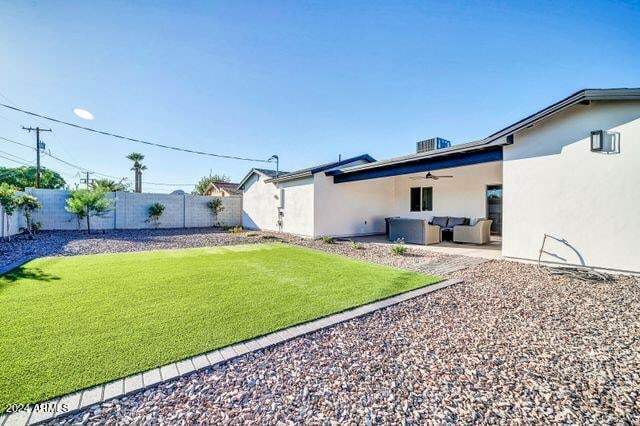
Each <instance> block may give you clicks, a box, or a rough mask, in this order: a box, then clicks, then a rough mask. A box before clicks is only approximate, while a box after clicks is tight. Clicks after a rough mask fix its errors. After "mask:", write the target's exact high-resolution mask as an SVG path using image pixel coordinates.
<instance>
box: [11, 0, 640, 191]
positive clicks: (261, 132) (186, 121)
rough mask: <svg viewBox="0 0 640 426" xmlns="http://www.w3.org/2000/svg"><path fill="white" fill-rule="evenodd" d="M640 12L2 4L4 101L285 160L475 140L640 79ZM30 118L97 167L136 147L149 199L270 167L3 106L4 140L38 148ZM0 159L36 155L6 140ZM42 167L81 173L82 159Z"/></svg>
mask: <svg viewBox="0 0 640 426" xmlns="http://www.w3.org/2000/svg"><path fill="white" fill-rule="evenodd" d="M639 22H640V2H638V1H635V2H622V1H621V2H595V1H576V2H557V1H551V2H546V1H535V2H518V1H504V2H495V1H484V2H454V1H452V2H442V1H433V2H432V1H419V2H411V1H400V2H399V1H386V2H378V1H362V2H360V1H283V2H280V1H255V2H252V1H228V2H210V1H206V2H186V1H175V2H161V1H135V2H131V1H122V2H117V1H110V2H101V1H90V2H78V1H73V2H72V1H46V2H42V1H13V2H9V1H5V2H2V3H0V102H2V103H7V104H11V105H17V106H19V107H21V108H24V109H27V110H29V111H33V112H37V113H40V114H43V115H48V116H51V117H55V118H58V119H61V120H65V121H70V122H73V123H76V124H80V125H87V126H90V127H93V128H96V129H100V130H106V131H110V132H114V133H118V134H122V135H126V136H130V137H133V138H138V139H144V140H148V141H152V142H157V143H161V144H166V145H174V146H180V147H184V148H189V149H195V150H201V151H207V152H213V153H219V154H224V155H234V156H242V157H251V158H258V159H267V158H269V157H270V156H271V155H272V154H277V155H278V156H279V157H280V169H281V170H295V169H299V168H303V167H307V166H311V165H314V164H318V163H323V162H327V161H333V160H337V159H338V156H339V155H342V158H347V157H349V156H355V155H359V154H363V153H368V154H370V155H372V156H373V157H374V158H376V159H384V158H389V157H393V156H398V155H405V154H409V153H412V152H414V151H415V143H416V142H417V141H419V140H422V139H427V138H430V137H434V136H439V137H443V138H445V139H448V140H450V141H452V143H454V144H457V143H464V142H469V141H472V140H477V139H481V138H483V137H485V136H488V135H489V134H491V133H493V132H495V131H497V130H499V129H501V128H504V127H506V126H507V125H509V124H511V123H513V122H515V121H517V120H519V119H521V118H523V117H525V116H527V115H529V114H531V113H533V112H535V111H537V110H539V109H541V108H543V107H545V106H547V105H549V104H551V103H554V102H556V101H558V100H560V99H562V98H564V97H566V96H568V95H570V94H571V93H573V92H575V91H577V90H580V89H582V88H607V87H640V54H638V52H639V48H640V25H638V23H639ZM76 107H81V108H85V109H87V110H89V111H91V112H92V113H93V114H94V115H95V120H93V121H84V120H82V119H80V118H78V117H76V116H75V115H74V114H73V112H72V109H73V108H76ZM22 125H24V126H41V127H50V128H51V129H53V132H52V133H47V134H44V135H43V140H44V141H45V143H46V144H47V149H49V150H50V151H51V153H52V154H54V155H55V156H57V157H59V158H61V159H63V160H66V161H67V162H70V163H72V164H74V165H77V166H80V167H82V168H84V169H89V170H92V171H95V172H96V173H100V174H102V175H109V176H116V177H128V178H129V180H130V181H132V180H133V172H131V171H130V167H131V164H130V161H129V160H127V159H126V158H125V156H126V155H127V154H128V153H130V152H133V151H135V152H141V153H143V154H144V155H145V157H146V158H145V160H144V162H143V163H144V164H146V166H147V167H148V169H147V170H146V171H145V172H144V174H143V181H144V182H145V184H143V190H144V191H145V192H169V191H172V190H174V189H184V190H186V191H190V190H191V189H192V184H193V183H195V182H197V181H198V179H199V178H201V177H202V176H206V175H209V173H218V174H226V175H228V176H230V177H231V178H232V179H233V181H236V182H237V181H239V180H240V179H242V177H243V176H244V175H245V174H246V173H247V172H248V171H249V170H250V169H251V167H264V168H270V167H271V166H272V165H270V164H264V163H251V162H245V161H233V160H225V159H219V158H214V157H206V156H198V155H193V154H187V153H179V152H175V151H168V150H164V149H161V148H155V147H150V146H146V145H140V144H136V143H133V142H126V141H122V140H118V139H114V138H110V137H106V136H101V135H96V134H92V133H88V132H84V131H81V130H77V129H73V128H67V127H65V126H62V125H59V124H56V123H49V122H47V121H45V120H42V119H35V118H33V117H29V116H26V115H24V114H21V113H17V112H12V111H10V110H8V109H6V108H3V107H0V136H1V137H5V138H10V139H12V140H15V141H18V142H21V143H27V144H32V145H33V144H34V140H35V139H34V138H35V135H34V134H33V133H31V134H29V133H27V132H26V131H23V130H22V129H21V126H22ZM7 153H9V154H11V155H13V157H11V156H10V155H7ZM0 155H2V156H4V157H9V158H12V159H14V160H17V161H21V160H18V159H17V158H16V157H15V156H17V157H20V158H21V159H24V160H29V162H32V161H34V160H35V152H34V151H33V150H30V149H28V148H26V147H22V146H19V145H15V144H11V143H8V142H6V141H3V140H1V139H0ZM42 163H43V165H44V166H45V167H50V168H53V169H54V170H57V171H60V172H61V173H63V176H64V177H65V179H66V180H67V181H68V183H69V184H71V186H72V187H73V183H75V182H78V176H77V173H78V171H79V170H78V169H77V168H74V167H72V166H69V165H66V164H63V163H60V162H58V161H56V160H54V159H52V158H51V157H48V156H44V157H43V160H42ZM16 165H19V163H15V162H12V161H9V160H7V159H5V158H0V166H16ZM92 177H101V176H99V175H97V174H96V175H94V176H92Z"/></svg>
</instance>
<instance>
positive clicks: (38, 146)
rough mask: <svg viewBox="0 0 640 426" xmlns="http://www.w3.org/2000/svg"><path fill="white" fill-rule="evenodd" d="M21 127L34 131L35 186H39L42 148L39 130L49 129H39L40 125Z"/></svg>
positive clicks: (48, 130)
mask: <svg viewBox="0 0 640 426" xmlns="http://www.w3.org/2000/svg"><path fill="white" fill-rule="evenodd" d="M22 128H23V129H24V130H26V131H28V132H29V133H31V131H33V130H35V132H36V188H40V150H44V147H45V144H44V142H40V132H50V131H51V129H41V128H40V127H24V126H22Z"/></svg>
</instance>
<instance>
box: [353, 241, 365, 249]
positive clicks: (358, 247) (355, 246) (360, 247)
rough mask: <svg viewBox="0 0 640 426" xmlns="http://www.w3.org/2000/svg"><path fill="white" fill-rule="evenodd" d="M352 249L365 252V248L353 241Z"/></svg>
mask: <svg viewBox="0 0 640 426" xmlns="http://www.w3.org/2000/svg"><path fill="white" fill-rule="evenodd" d="M351 247H352V248H353V249H354V250H364V246H363V245H362V244H360V243H358V242H356V241H353V240H351Z"/></svg>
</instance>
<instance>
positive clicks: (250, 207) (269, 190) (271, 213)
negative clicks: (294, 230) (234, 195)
mask: <svg viewBox="0 0 640 426" xmlns="http://www.w3.org/2000/svg"><path fill="white" fill-rule="evenodd" d="M267 179H268V177H267V176H265V175H261V174H257V173H255V174H254V175H253V176H251V177H250V178H249V180H248V181H247V182H246V183H245V184H244V191H243V194H242V226H243V227H244V228H248V229H263V230H265V231H277V230H278V225H277V220H278V211H277V205H278V204H277V203H278V200H277V199H276V198H275V196H276V195H277V191H276V187H275V185H274V184H272V183H266V182H265V180H267Z"/></svg>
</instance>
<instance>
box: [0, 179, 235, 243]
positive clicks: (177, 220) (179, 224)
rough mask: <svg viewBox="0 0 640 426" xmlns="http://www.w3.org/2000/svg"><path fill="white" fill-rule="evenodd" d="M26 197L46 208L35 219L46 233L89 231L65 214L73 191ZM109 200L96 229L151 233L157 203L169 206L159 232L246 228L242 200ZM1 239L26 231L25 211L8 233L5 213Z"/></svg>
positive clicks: (123, 195)
mask: <svg viewBox="0 0 640 426" xmlns="http://www.w3.org/2000/svg"><path fill="white" fill-rule="evenodd" d="M24 192H25V193H27V194H30V195H33V196H35V197H36V198H38V201H40V203H41V204H42V208H41V209H39V210H37V211H36V212H35V213H34V215H33V220H34V222H40V223H41V224H42V228H41V229H43V230H79V229H82V230H84V229H86V221H83V222H82V223H80V224H79V223H78V220H77V218H76V216H75V215H73V214H71V213H69V212H67V211H66V210H65V208H64V207H65V205H66V199H67V198H68V197H69V195H70V191H66V190H57V189H35V188H27V189H26V190H25V191H24ZM107 198H109V199H110V200H113V209H112V210H111V211H110V212H109V213H107V214H106V215H104V216H102V217H95V216H94V217H92V218H91V228H92V229H96V230H98V229H151V228H154V227H155V225H154V224H153V223H147V222H145V221H146V220H147V219H148V217H149V214H148V209H149V206H151V205H152V204H154V203H160V204H163V205H164V206H165V210H164V212H163V214H162V216H161V217H160V220H159V226H158V227H159V228H204V227H211V226H213V225H214V222H215V223H217V222H219V223H221V224H223V225H228V226H239V225H241V224H242V196H230V197H210V196H200V195H188V194H185V195H173V194H147V193H142V194H139V193H135V192H110V193H107ZM214 198H219V199H220V200H221V201H222V206H223V208H224V210H222V211H221V212H220V213H219V214H218V217H217V219H214V216H213V214H212V213H211V210H210V209H209V207H207V203H208V202H209V201H211V200H212V199H214ZM0 216H1V217H2V231H1V236H2V237H4V236H6V235H14V234H17V233H18V232H19V229H20V227H24V217H23V216H22V212H21V211H16V212H15V213H14V214H13V215H12V217H11V222H10V229H9V232H7V226H6V223H7V222H6V220H7V217H6V215H5V214H4V211H2V212H1V214H0Z"/></svg>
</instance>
